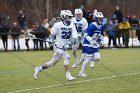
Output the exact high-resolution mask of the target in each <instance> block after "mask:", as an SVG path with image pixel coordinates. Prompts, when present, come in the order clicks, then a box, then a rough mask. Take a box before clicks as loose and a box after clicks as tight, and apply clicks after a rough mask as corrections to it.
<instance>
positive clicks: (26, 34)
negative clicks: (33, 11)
mask: <svg viewBox="0 0 140 93" xmlns="http://www.w3.org/2000/svg"><path fill="white" fill-rule="evenodd" d="M24 36H25V38H31V39H38V40H42V41H44V42H48V43H52V42H51V41H49V39H47V40H44V39H41V38H37V37H36V36H35V35H33V34H31V33H29V32H24Z"/></svg>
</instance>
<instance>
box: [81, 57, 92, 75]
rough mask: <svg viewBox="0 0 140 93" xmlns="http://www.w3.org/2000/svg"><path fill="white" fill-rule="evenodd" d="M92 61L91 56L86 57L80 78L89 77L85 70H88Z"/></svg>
mask: <svg viewBox="0 0 140 93" xmlns="http://www.w3.org/2000/svg"><path fill="white" fill-rule="evenodd" d="M91 59H92V57H91V56H86V59H85V60H84V62H83V64H82V68H81V70H80V72H79V74H78V76H80V77H87V75H86V72H85V70H86V67H87V65H88V63H89V62H90V60H91Z"/></svg>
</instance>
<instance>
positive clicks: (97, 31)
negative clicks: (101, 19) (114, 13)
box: [83, 22, 104, 44]
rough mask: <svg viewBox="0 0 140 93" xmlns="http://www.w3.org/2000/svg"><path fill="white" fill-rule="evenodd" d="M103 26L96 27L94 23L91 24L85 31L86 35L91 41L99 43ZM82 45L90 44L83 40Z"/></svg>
mask: <svg viewBox="0 0 140 93" xmlns="http://www.w3.org/2000/svg"><path fill="white" fill-rule="evenodd" d="M103 29H104V26H103V25H97V24H96V22H93V23H91V24H90V25H89V26H88V28H87V30H86V32H85V33H86V35H87V36H90V37H92V39H96V41H99V39H100V38H99V37H98V36H100V35H101V34H102V32H103ZM83 44H90V42H89V41H88V40H87V39H86V38H84V41H83Z"/></svg>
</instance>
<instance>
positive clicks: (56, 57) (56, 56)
mask: <svg viewBox="0 0 140 93" xmlns="http://www.w3.org/2000/svg"><path fill="white" fill-rule="evenodd" d="M60 59H61V53H59V52H55V54H54V55H53V57H52V60H51V61H49V62H48V63H46V64H45V65H43V66H40V67H35V73H34V79H37V75H38V73H39V72H41V71H42V70H44V69H47V68H49V67H52V66H54V65H55V64H56V63H57V62H58V61H59V60H60Z"/></svg>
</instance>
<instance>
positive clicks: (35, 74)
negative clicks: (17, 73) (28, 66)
mask: <svg viewBox="0 0 140 93" xmlns="http://www.w3.org/2000/svg"><path fill="white" fill-rule="evenodd" d="M34 70H35V73H34V79H35V80H36V79H37V75H38V73H39V72H40V71H39V67H35V69H34Z"/></svg>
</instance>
